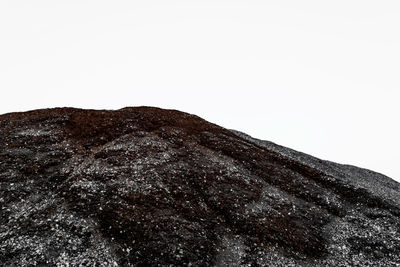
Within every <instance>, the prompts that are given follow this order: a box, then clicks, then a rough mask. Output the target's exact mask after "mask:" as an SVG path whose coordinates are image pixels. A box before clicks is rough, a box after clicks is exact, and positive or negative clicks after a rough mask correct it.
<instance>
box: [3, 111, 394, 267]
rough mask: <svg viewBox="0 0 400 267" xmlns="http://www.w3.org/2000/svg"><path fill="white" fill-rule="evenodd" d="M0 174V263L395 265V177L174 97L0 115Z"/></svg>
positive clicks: (86, 264)
mask: <svg viewBox="0 0 400 267" xmlns="http://www.w3.org/2000/svg"><path fill="white" fill-rule="evenodd" d="M365 149H366V150H368V147H366V148H365ZM0 185H1V190H0V207H1V208H0V265H1V266H400V184H399V183H397V182H395V181H394V180H392V179H390V178H388V177H386V176H384V175H381V174H378V173H375V172H372V171H369V170H365V169H360V168H357V167H353V166H347V165H340V164H336V163H333V162H328V161H323V160H320V159H317V158H314V157H312V156H309V155H306V154H303V153H300V152H297V151H294V150H291V149H288V148H285V147H282V146H279V145H276V144H274V143H271V142H267V141H261V140H257V139H254V138H252V137H250V136H248V135H246V134H244V133H241V132H237V131H232V130H228V129H225V128H222V127H219V126H217V125H214V124H212V123H209V122H207V121H205V120H203V119H201V118H199V117H197V116H194V115H190V114H187V113H183V112H179V111H176V110H163V109H158V108H151V107H136V108H124V109H121V110H117V111H105V110H81V109H72V108H57V109H45V110H35V111H30V112H24V113H10V114H5V115H1V116H0Z"/></svg>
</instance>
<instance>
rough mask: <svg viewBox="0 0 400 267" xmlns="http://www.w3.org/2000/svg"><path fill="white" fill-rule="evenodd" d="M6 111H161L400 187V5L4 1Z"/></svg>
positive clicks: (0, 54) (1, 106)
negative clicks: (364, 171)
mask: <svg viewBox="0 0 400 267" xmlns="http://www.w3.org/2000/svg"><path fill="white" fill-rule="evenodd" d="M0 90H1V97H0V99H1V100H0V113H6V112H13V111H25V110H30V109H36V108H46V107H58V106H72V107H80V108H95V109H119V108H122V107H125V106H140V105H148V106H158V107H163V108H173V109H178V110H182V111H186V112H189V113H194V114H196V115H199V116H201V117H203V118H205V119H207V120H209V121H211V122H214V123H216V124H219V125H221V126H224V127H227V128H233V129H237V130H240V131H243V132H246V133H248V134H250V135H252V136H254V137H257V138H260V139H266V140H270V141H273V142H275V143H278V144H281V145H284V146H288V147H291V148H294V149H297V150H300V151H303V152H306V153H309V154H312V155H315V156H317V157H320V158H323V159H329V160H331V161H336V162H340V163H348V164H352V165H358V166H361V167H366V168H369V169H373V170H375V171H378V172H381V173H384V174H386V175H388V176H390V177H392V178H397V180H398V181H400V157H399V151H400V126H399V125H400V123H399V121H400V120H399V115H400V105H399V99H400V91H399V90H400V1H398V0H395V1H385V0H379V1H368V0H363V1H352V0H345V1H342V0H335V1H321V0H316V1H307V0H306V1H298V0H293V1H284V0H279V1H267V0H263V1H261V0H260V1H256V0H241V1H238V0H229V1H222V0H201V1H190V0H182V1H176V0H159V1H155V0H143V1H117V0H112V1H101V0H95V1H85V0H79V1H74V0H68V1H55V0H48V1H43V0H35V1H32V0H29V1H28V0H25V1H18V0H10V1H9V0H0Z"/></svg>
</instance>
